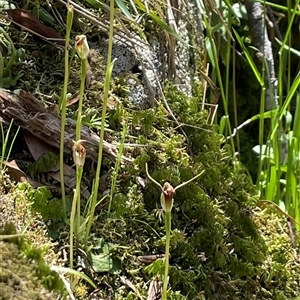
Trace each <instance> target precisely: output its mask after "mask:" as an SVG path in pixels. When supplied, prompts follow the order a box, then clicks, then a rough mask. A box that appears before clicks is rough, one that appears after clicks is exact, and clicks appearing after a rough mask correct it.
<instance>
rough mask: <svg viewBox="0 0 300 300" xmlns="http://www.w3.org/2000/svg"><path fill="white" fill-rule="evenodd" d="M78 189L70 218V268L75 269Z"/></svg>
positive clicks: (75, 192)
mask: <svg viewBox="0 0 300 300" xmlns="http://www.w3.org/2000/svg"><path fill="white" fill-rule="evenodd" d="M77 193H78V192H77V189H75V191H74V196H73V202H72V209H71V216H70V268H71V269H73V261H74V219H75V213H76V203H77Z"/></svg>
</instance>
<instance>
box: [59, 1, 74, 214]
mask: <svg viewBox="0 0 300 300" xmlns="http://www.w3.org/2000/svg"><path fill="white" fill-rule="evenodd" d="M67 9H68V15H67V32H66V43H65V76H64V87H63V92H62V95H61V98H60V103H59V108H60V109H61V124H60V147H59V149H60V152H59V168H60V183H61V197H62V203H63V212H64V216H65V217H66V215H67V206H66V191H65V178H64V142H65V124H66V111H67V90H68V84H69V44H70V34H71V28H72V23H73V16H74V11H73V7H72V6H71V5H67Z"/></svg>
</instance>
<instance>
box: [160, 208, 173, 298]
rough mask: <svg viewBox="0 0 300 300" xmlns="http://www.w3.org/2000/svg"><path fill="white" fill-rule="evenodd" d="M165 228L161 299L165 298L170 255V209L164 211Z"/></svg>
mask: <svg viewBox="0 0 300 300" xmlns="http://www.w3.org/2000/svg"><path fill="white" fill-rule="evenodd" d="M165 228H166V252H165V275H164V285H163V294H162V299H163V300H167V288H168V275H169V256H170V237H171V211H169V212H166V213H165Z"/></svg>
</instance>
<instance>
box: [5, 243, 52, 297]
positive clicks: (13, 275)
mask: <svg viewBox="0 0 300 300" xmlns="http://www.w3.org/2000/svg"><path fill="white" fill-rule="evenodd" d="M0 253H1V256H0V257H1V259H0V291H1V297H0V299H2V300H10V299H22V300H26V299H28V300H46V299H55V298H54V296H53V295H52V294H51V293H49V291H46V290H45V288H44V287H43V286H42V284H41V281H40V280H39V278H38V277H37V275H36V268H35V267H34V266H33V264H34V263H33V262H32V261H29V260H27V259H25V258H23V256H22V254H21V253H20V250H19V249H18V246H17V245H15V244H12V243H5V242H0Z"/></svg>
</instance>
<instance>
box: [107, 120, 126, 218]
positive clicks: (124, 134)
mask: <svg viewBox="0 0 300 300" xmlns="http://www.w3.org/2000/svg"><path fill="white" fill-rule="evenodd" d="M125 117H126V116H125ZM127 125H128V123H127V122H126V123H125V124H124V127H123V131H122V139H121V142H120V146H119V151H118V157H117V161H116V165H115V170H114V173H113V176H112V180H111V189H110V200H109V205H108V210H107V215H108V216H109V215H110V210H111V204H112V201H113V196H114V193H115V189H116V184H117V177H118V173H119V169H120V165H121V159H122V154H123V150H124V143H125V138H126V133H127Z"/></svg>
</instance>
